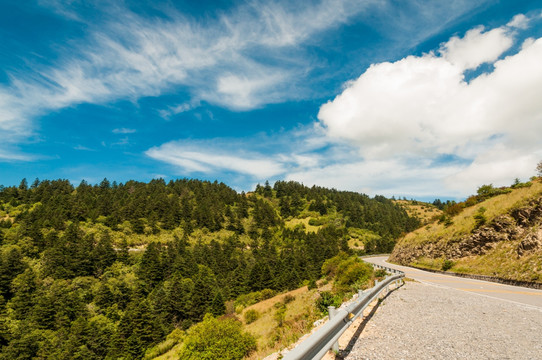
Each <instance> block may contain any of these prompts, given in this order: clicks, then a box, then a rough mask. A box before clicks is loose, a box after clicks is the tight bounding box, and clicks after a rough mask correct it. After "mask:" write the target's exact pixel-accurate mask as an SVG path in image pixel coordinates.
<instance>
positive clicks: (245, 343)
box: [178, 314, 256, 360]
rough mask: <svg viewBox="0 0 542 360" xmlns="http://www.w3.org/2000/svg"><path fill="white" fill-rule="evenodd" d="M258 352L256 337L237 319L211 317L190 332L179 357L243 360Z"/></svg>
mask: <svg viewBox="0 0 542 360" xmlns="http://www.w3.org/2000/svg"><path fill="white" fill-rule="evenodd" d="M254 350H256V340H255V339H254V337H253V336H252V335H250V334H248V333H246V332H244V331H243V330H242V328H241V323H240V322H239V321H237V320H233V319H225V320H218V319H215V318H214V317H213V316H212V315H210V314H207V315H205V318H204V319H203V321H202V322H201V323H199V324H197V325H194V326H193V327H191V328H190V329H189V330H188V333H187V335H186V339H185V341H184V343H183V346H182V347H181V350H180V351H179V354H178V357H179V359H183V360H214V359H223V360H241V359H243V358H244V357H245V356H247V355H249V354H250V353H251V352H252V351H254Z"/></svg>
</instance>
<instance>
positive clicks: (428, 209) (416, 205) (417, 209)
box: [395, 200, 442, 225]
mask: <svg viewBox="0 0 542 360" xmlns="http://www.w3.org/2000/svg"><path fill="white" fill-rule="evenodd" d="M395 202H396V203H397V204H399V205H401V206H402V207H403V209H405V210H406V212H407V214H408V215H409V216H412V217H416V218H418V219H419V220H420V222H421V223H422V224H424V225H425V224H429V223H430V222H432V220H433V219H434V218H435V217H436V216H440V215H441V214H442V211H441V210H439V209H438V208H437V207H436V206H435V205H433V204H429V203H424V202H420V201H412V200H395Z"/></svg>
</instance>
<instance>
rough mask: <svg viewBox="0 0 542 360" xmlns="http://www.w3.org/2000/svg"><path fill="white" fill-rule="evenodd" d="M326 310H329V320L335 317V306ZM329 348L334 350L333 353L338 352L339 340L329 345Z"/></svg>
mask: <svg viewBox="0 0 542 360" xmlns="http://www.w3.org/2000/svg"><path fill="white" fill-rule="evenodd" d="M327 311H328V312H329V320H331V319H333V318H334V317H335V315H336V314H337V309H336V308H335V306H330V307H328V308H327ZM331 350H332V351H333V352H335V353H338V352H339V342H338V341H336V342H335V343H333V345H332V346H331Z"/></svg>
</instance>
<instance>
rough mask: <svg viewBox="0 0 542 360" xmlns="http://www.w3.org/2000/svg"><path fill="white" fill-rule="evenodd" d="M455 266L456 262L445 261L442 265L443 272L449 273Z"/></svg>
mask: <svg viewBox="0 0 542 360" xmlns="http://www.w3.org/2000/svg"><path fill="white" fill-rule="evenodd" d="M452 266H454V262H453V261H452V260H448V259H445V260H444V262H443V263H442V271H448V270H450V269H451V268H452Z"/></svg>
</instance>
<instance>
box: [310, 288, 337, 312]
mask: <svg viewBox="0 0 542 360" xmlns="http://www.w3.org/2000/svg"><path fill="white" fill-rule="evenodd" d="M341 302H342V299H341V298H340V297H339V296H338V295H334V294H333V293H331V291H322V292H321V293H320V296H319V297H318V299H316V308H317V309H318V310H319V311H320V312H321V313H322V314H327V313H328V310H327V308H328V307H330V306H335V307H339V306H340V305H341Z"/></svg>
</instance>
